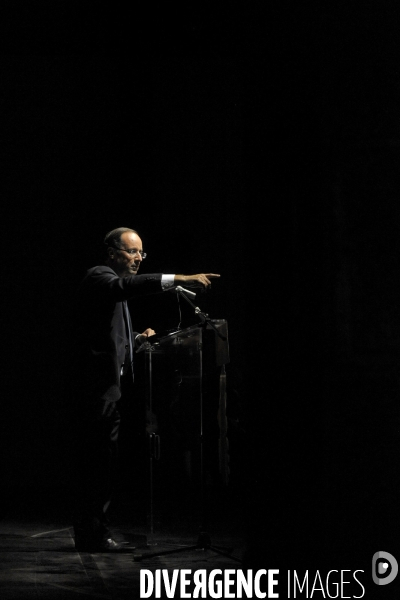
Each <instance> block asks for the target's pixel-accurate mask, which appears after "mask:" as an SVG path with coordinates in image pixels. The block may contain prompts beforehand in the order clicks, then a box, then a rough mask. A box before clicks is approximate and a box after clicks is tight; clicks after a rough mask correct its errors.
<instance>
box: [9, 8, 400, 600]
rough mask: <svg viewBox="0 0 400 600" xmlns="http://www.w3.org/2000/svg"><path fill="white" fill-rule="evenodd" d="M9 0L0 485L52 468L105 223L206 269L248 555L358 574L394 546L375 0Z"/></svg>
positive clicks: (381, 48)
mask: <svg viewBox="0 0 400 600" xmlns="http://www.w3.org/2000/svg"><path fill="white" fill-rule="evenodd" d="M9 13H10V17H9V18H8V13H7V17H5V18H4V19H3V26H4V29H5V32H4V35H3V37H2V39H3V52H2V55H1V90H2V91H1V158H2V159H1V163H2V176H1V182H2V185H1V187H2V210H3V227H2V241H3V261H2V269H3V308H2V315H3V321H4V323H3V355H4V358H3V394H2V406H3V408H2V412H3V417H4V419H3V423H4V433H3V435H2V439H3V442H4V450H3V452H2V459H1V462H2V467H3V473H4V475H3V481H4V482H5V484H6V485H5V487H6V493H5V495H4V498H5V499H6V504H7V503H10V502H12V501H13V499H14V498H15V497H16V496H21V495H23V494H25V493H26V490H29V493H33V494H34V495H35V496H37V495H38V490H40V493H39V496H40V494H41V493H42V492H43V494H44V495H48V494H54V495H55V496H57V493H58V492H59V490H60V489H61V490H62V489H63V487H68V484H69V481H68V475H66V474H65V472H64V466H65V464H66V462H67V459H66V457H65V453H66V447H67V446H68V444H67V442H66V439H65V438H66V437H67V435H68V434H67V432H66V428H65V421H64V419H65V413H66V410H67V408H66V405H67V404H68V398H67V394H66V391H65V390H66V387H65V381H66V380H68V373H66V368H65V365H66V364H67V360H68V353H69V351H70V346H69V342H68V332H69V330H70V325H71V323H70V322H69V318H70V316H69V304H70V300H71V297H72V295H73V293H74V290H75V287H76V285H77V283H78V282H79V280H80V278H81V276H82V274H83V273H84V271H85V269H86V268H88V267H90V266H92V265H93V264H94V263H95V261H96V260H97V258H96V251H97V249H98V247H99V246H100V245H101V240H102V239H103V237H104V234H105V233H106V232H107V231H109V230H110V229H112V228H114V227H118V226H127V227H133V228H134V229H137V230H138V231H139V233H140V234H141V237H142V239H143V243H144V248H145V250H146V251H147V252H148V259H146V262H145V263H144V264H143V267H142V270H143V271H144V270H145V271H148V272H159V271H162V272H169V273H174V272H181V273H194V272H200V271H206V272H215V273H220V274H221V279H220V280H219V281H216V282H214V283H213V285H212V288H211V290H210V291H208V292H206V293H203V294H198V296H197V298H196V302H198V304H199V305H200V306H201V308H202V310H204V311H205V312H208V313H209V314H210V316H211V317H213V318H223V319H227V321H228V327H229V341H230V354H231V362H230V364H229V366H228V370H227V376H228V381H230V382H231V384H232V386H233V387H234V388H235V390H236V392H238V394H239V397H240V403H239V406H240V411H239V412H240V415H239V416H240V428H241V431H242V434H241V437H240V441H239V442H238V447H237V448H236V451H237V457H236V458H235V461H237V462H236V465H235V463H234V464H233V465H232V468H233V469H235V468H236V473H237V474H238V475H237V476H238V477H242V481H241V484H240V488H241V489H242V490H243V491H244V494H243V495H244V496H245V498H246V508H245V512H246V513H247V514H246V515H245V518H247V519H248V532H249V533H248V544H249V561H252V562H254V563H257V561H258V562H259V563H260V564H261V565H264V566H265V564H266V563H267V562H268V563H269V560H270V561H272V562H274V561H275V562H279V561H280V560H286V559H287V558H290V559H291V560H292V561H293V564H294V566H295V564H296V561H300V560H303V557H304V548H305V547H306V548H307V552H311V553H315V556H314V557H313V558H312V559H311V554H309V555H308V556H309V557H310V558H309V561H310V562H311V564H310V566H309V568H313V567H314V565H315V568H318V564H319V562H318V561H319V560H320V561H325V562H326V563H327V564H329V565H330V568H339V569H340V568H350V569H356V568H365V569H366V570H368V569H370V566H369V565H370V562H369V561H370V559H371V557H372V554H373V553H374V552H376V551H378V550H385V551H389V552H392V553H394V554H395V551H396V547H395V540H397V539H398V515H397V514H396V513H398V491H399V481H398V473H399V470H398V442H399V376H398V352H399V317H398V314H399V313H398V294H399V287H398V283H397V272H398V259H399V242H398V233H399V227H400V214H399V202H398V199H399V193H400V180H399V170H398V167H399V148H400V138H399V135H400V131H399V127H400V125H399V124H400V121H399V109H398V106H399V99H400V98H399V96H400V82H399V73H398V67H397V64H398V63H397V58H398V55H399V53H398V39H397V38H398V36H397V34H396V23H397V11H396V10H395V9H393V10H389V9H387V8H378V7H376V8H373V7H372V6H371V7H369V8H367V9H366V10H364V11H363V14H362V15H359V14H353V13H352V12H351V11H350V10H347V11H344V10H341V9H340V7H328V6H327V5H325V6H322V7H321V6H320V7H319V8H318V9H317V10H315V11H311V10H309V11H308V13H307V14H306V13H305V12H304V10H300V9H299V8H298V9H293V8H290V9H289V7H288V8H287V9H286V8H285V7H284V6H282V5H280V6H279V7H274V5H273V4H272V5H270V8H269V9H268V10H267V11H266V10H264V11H262V10H261V9H257V7H256V6H254V7H253V9H248V10H246V11H243V12H242V13H239V11H237V12H234V11H232V10H231V11H229V12H228V13H227V12H223V11H220V13H218V11H216V10H214V12H213V13H211V12H208V11H207V10H206V9H205V8H204V9H202V10H200V9H197V10H195V9H192V10H190V11H189V10H187V11H186V12H184V11H181V10H178V9H175V10H172V11H168V10H167V9H166V8H164V9H163V10H162V9H160V7H158V6H157V7H154V11H148V13H147V14H146V15H144V14H135V13H134V11H132V14H131V13H129V12H128V11H126V10H125V11H124V10H117V9H115V10H110V9H108V10H106V9H104V8H97V9H96V11H95V12H93V10H92V8H89V7H88V6H87V7H86V8H85V7H82V6H80V5H74V4H73V3H72V4H71V3H63V2H60V3H57V4H54V3H48V4H47V3H43V5H42V8H41V9H40V10H39V9H38V7H35V8H33V7H32V8H31V9H28V8H26V7H24V9H23V10H20V11H19V12H18V10H16V6H15V5H14V7H13V9H10V11H9ZM133 310H135V307H133ZM134 315H135V316H134V320H135V328H137V329H138V330H141V329H142V328H143V329H144V328H146V327H148V326H151V327H153V328H154V329H156V330H157V331H161V330H166V329H168V328H170V327H174V326H175V325H176V324H177V322H178V320H179V315H178V311H177V305H176V300H175V298H173V297H168V298H166V297H165V296H162V297H154V298H152V299H149V301H148V302H146V304H145V305H144V306H143V305H142V304H141V305H140V306H139V307H138V309H137V313H136V311H135V312H134ZM183 319H184V324H191V323H194V322H195V319H194V318H193V315H192V314H191V313H190V310H189V309H188V308H187V307H186V309H184V315H183ZM228 401H229V397H228ZM32 489H34V490H36V491H35V492H32ZM381 546H382V547H381ZM312 561H314V562H312ZM349 565H350V566H349ZM360 565H361V566H360ZM272 567H273V565H272V564H268V566H267V568H272ZM379 591H380V590H379ZM382 597H383V596H382Z"/></svg>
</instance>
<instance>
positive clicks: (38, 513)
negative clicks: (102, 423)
mask: <svg viewBox="0 0 400 600" xmlns="http://www.w3.org/2000/svg"><path fill="white" fill-rule="evenodd" d="M66 512H67V511H64V510H63V508H62V502H61V505H60V503H59V502H54V501H47V502H46V501H44V500H42V501H40V500H39V501H38V499H36V501H35V502H33V503H28V501H27V496H24V494H23V493H22V492H21V493H20V494H19V495H18V497H16V498H15V499H14V501H13V502H12V503H11V504H10V505H9V506H8V508H7V510H6V511H5V513H4V514H3V518H2V520H1V521H0V557H1V558H0V564H1V567H0V573H1V575H0V582H1V585H0V587H1V600H11V599H12V600H14V599H15V600H25V599H26V600H29V599H30V598H35V599H38V598H43V599H53V598H54V599H72V598H74V599H75V598H79V599H82V598H85V597H87V598H103V599H112V600H125V599H128V598H129V599H132V598H139V597H140V589H139V585H140V572H141V570H143V569H148V570H150V571H152V572H153V573H154V572H155V570H156V569H167V570H168V572H169V573H171V574H172V571H173V570H174V569H191V570H192V572H193V571H194V570H197V569H206V570H207V571H210V570H212V569H222V570H224V569H240V568H241V564H242V561H243V557H244V555H245V552H246V548H245V545H246V544H245V541H244V540H245V531H244V527H243V519H241V516H240V509H239V508H238V507H233V506H230V507H229V508H228V509H227V510H226V507H217V510H215V504H214V506H213V511H212V513H213V514H212V518H211V524H210V528H209V529H208V531H207V532H206V533H207V534H208V540H207V536H206V541H207V542H210V543H211V547H209V544H208V543H203V542H204V540H205V538H204V537H202V536H201V535H200V530H201V525H202V524H201V523H198V522H197V521H196V519H197V515H195V514H190V510H188V511H186V514H181V516H180V518H179V516H178V515H177V514H174V515H171V516H170V518H168V516H167V515H165V514H164V515H163V519H162V523H161V522H159V521H158V520H157V519H150V521H149V519H147V522H143V519H139V521H140V520H142V523H139V522H138V519H137V518H134V517H133V511H132V507H131V505H130V503H129V502H128V501H123V502H120V503H119V505H118V508H117V510H116V511H115V513H114V518H113V525H114V527H113V531H114V535H115V538H116V539H117V540H118V541H128V542H131V544H132V545H133V546H134V547H135V549H134V550H132V551H129V552H126V553H121V554H110V553H108V554H107V553H102V554H100V553H99V554H89V553H80V552H77V551H76V550H75V546H74V541H73V537H72V527H71V522H70V519H69V517H68V516H65V513H66ZM162 594H165V592H164V590H163V589H162ZM150 597H155V595H154V594H152V596H150ZM161 597H162V598H164V597H165V598H166V597H167V596H166V595H162V596H161ZM170 597H171V596H170ZM174 597H176V598H179V597H180V596H179V591H177V592H176V594H175V596H174Z"/></svg>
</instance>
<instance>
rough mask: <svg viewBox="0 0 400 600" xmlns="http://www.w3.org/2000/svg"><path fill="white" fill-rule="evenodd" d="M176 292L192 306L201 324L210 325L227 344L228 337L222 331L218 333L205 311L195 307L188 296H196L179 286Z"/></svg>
mask: <svg viewBox="0 0 400 600" xmlns="http://www.w3.org/2000/svg"><path fill="white" fill-rule="evenodd" d="M175 290H176V291H177V293H178V295H179V296H181V297H182V298H184V299H185V300H186V302H187V303H188V304H190V306H191V307H192V308H193V309H194V312H195V314H196V315H197V316H198V317H199V319H200V320H201V322H202V323H203V325H204V326H207V325H210V327H212V328H213V329H214V331H215V332H216V334H217V335H218V337H219V338H221V340H223V341H224V342H226V337H225V336H224V335H222V333H221V332H220V331H218V329H217V328H216V327H215V325H214V323H213V322H212V321H211V319H210V317H209V316H208V314H207V313H204V312H203V311H201V310H200V308H199V307H198V306H195V305H194V304H193V302H192V301H191V300H189V298H188V294H190V295H193V296H195V295H196V294H195V293H194V292H190V291H189V290H185V289H184V288H183V287H181V286H180V285H178V286H177V287H176V288H175Z"/></svg>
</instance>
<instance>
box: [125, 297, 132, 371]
mask: <svg viewBox="0 0 400 600" xmlns="http://www.w3.org/2000/svg"><path fill="white" fill-rule="evenodd" d="M123 305H124V316H125V324H126V329H127V333H128V339H129V364H130V369H131V371H132V374H133V342H132V322H131V315H130V313H129V308H128V303H127V301H126V300H124V302H123ZM126 371H127V372H129V371H128V369H126Z"/></svg>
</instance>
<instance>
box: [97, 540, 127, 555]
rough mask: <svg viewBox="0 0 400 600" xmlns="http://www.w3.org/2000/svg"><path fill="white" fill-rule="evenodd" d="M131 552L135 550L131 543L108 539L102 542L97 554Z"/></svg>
mask: <svg viewBox="0 0 400 600" xmlns="http://www.w3.org/2000/svg"><path fill="white" fill-rule="evenodd" d="M130 550H135V548H134V547H133V546H131V545H130V544H129V542H116V541H115V540H113V539H112V538H107V539H106V540H103V541H102V543H101V544H100V546H99V549H98V550H97V552H129V551H130Z"/></svg>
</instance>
